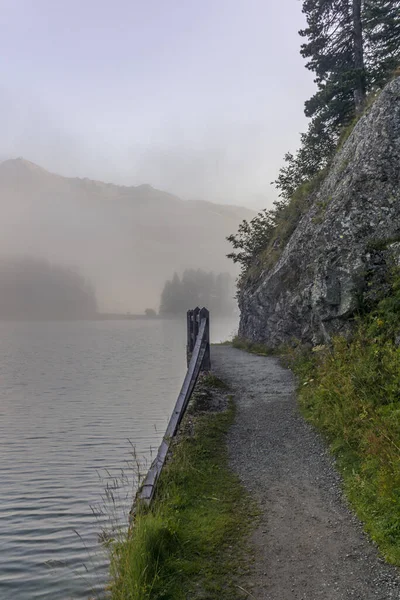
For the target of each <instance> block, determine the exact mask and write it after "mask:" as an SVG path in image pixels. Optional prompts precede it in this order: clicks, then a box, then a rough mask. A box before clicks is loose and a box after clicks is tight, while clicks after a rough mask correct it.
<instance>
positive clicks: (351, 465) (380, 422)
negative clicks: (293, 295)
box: [289, 279, 400, 565]
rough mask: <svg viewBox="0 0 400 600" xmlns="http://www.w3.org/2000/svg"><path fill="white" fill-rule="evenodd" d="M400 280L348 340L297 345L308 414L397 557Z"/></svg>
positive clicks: (354, 499)
mask: <svg viewBox="0 0 400 600" xmlns="http://www.w3.org/2000/svg"><path fill="white" fill-rule="evenodd" d="M399 332H400V283H399V280H398V279H397V281H395V283H394V285H393V288H392V293H391V295H390V296H388V297H387V298H385V299H383V300H382V301H381V302H380V303H379V304H378V306H377V307H376V308H375V310H373V311H372V312H371V313H370V314H369V315H366V316H364V317H362V319H360V320H359V322H358V326H357V330H356V332H355V334H354V337H353V338H352V339H351V340H345V339H344V338H342V337H337V338H335V339H334V340H333V345H332V347H330V348H328V347H324V346H321V347H318V348H315V349H314V352H300V349H299V348H298V349H297V350H292V351H291V355H290V354H289V356H290V359H291V365H292V367H293V368H294V370H295V372H296V373H297V374H298V376H299V380H300V386H299V388H300V391H299V402H300V406H301V409H302V411H303V413H304V415H305V417H306V418H307V419H308V420H309V421H310V422H311V423H312V424H313V425H314V426H315V427H317V428H318V429H319V430H321V431H322V432H323V434H324V435H325V436H326V438H327V440H328V442H329V444H330V447H331V450H332V452H333V453H334V455H335V456H336V458H337V465H338V468H339V470H340V472H341V474H342V476H343V481H344V490H345V493H346V495H347V497H348V498H349V500H350V503H351V505H352V506H353V508H354V509H355V511H356V513H357V514H358V516H359V518H360V519H361V520H362V521H363V522H364V525H365V529H366V531H367V532H368V533H369V535H370V536H371V538H372V539H373V540H375V542H377V544H378V546H379V548H380V550H381V552H382V554H383V555H384V557H385V558H386V559H387V560H388V561H389V562H391V563H394V564H396V565H400V348H398V347H397V344H396V341H395V339H396V335H397V334H398V333H399Z"/></svg>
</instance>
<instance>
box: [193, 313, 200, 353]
mask: <svg viewBox="0 0 400 600" xmlns="http://www.w3.org/2000/svg"><path fill="white" fill-rule="evenodd" d="M199 314H200V309H199V307H198V306H196V308H195V309H194V310H193V330H192V333H193V342H192V344H193V345H192V350H193V348H194V346H195V343H196V340H197V334H198V333H199V326H200V323H199Z"/></svg>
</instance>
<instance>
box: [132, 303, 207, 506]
mask: <svg viewBox="0 0 400 600" xmlns="http://www.w3.org/2000/svg"><path fill="white" fill-rule="evenodd" d="M187 361H188V370H187V373H186V376H185V379H184V382H183V385H182V389H181V391H180V393H179V396H178V399H177V401H176V404H175V408H174V411H173V413H172V415H171V418H170V420H169V423H168V426H167V430H166V432H165V435H164V437H163V440H162V442H161V445H160V447H159V449H158V452H157V456H156V457H155V459H154V460H153V462H152V464H151V466H150V469H149V471H148V473H147V475H146V477H145V479H144V480H143V483H142V484H141V486H140V488H139V491H138V493H137V496H136V501H137V502H139V503H144V504H146V505H150V503H151V501H152V500H153V497H154V492H155V489H156V485H157V481H158V479H159V477H160V474H161V471H162V469H163V466H164V464H165V461H166V458H167V454H168V450H169V446H170V443H171V439H172V438H173V437H174V436H175V434H176V432H177V430H178V427H179V424H180V422H181V421H182V418H183V416H184V414H185V412H186V408H187V406H188V404H189V400H190V397H191V395H192V393H193V390H194V387H195V385H196V381H197V378H198V376H199V373H200V371H201V370H203V371H209V370H210V368H211V361H210V314H209V312H208V310H207V309H206V308H202V309H200V308H195V309H194V310H189V311H188V313H187Z"/></svg>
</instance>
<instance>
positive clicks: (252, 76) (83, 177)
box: [0, 0, 313, 312]
mask: <svg viewBox="0 0 400 600" xmlns="http://www.w3.org/2000/svg"><path fill="white" fill-rule="evenodd" d="M302 26H303V17H302V14H301V5H300V2H297V1H296V0H282V2H280V3H272V2H271V3H266V2H265V1H264V0H249V1H246V2H245V1H244V0H235V1H234V2H231V1H228V0H221V1H220V2H212V1H211V0H206V1H205V2H203V3H200V4H199V3H197V2H194V1H191V0H189V1H188V2H182V1H181V0H171V2H168V3H164V2H161V1H160V0H152V1H150V2H147V3H143V2H139V1H133V2H128V1H127V0H117V1H116V2H113V3H112V4H111V3H109V2H106V1H105V0H104V1H96V2H94V0H88V1H87V2H85V3H83V4H82V3H81V2H78V1H77V0H71V1H70V2H68V3H54V2H51V1H50V0H38V1H37V2H35V3H31V2H30V1H29V0H13V1H12V2H11V0H5V1H4V2H2V10H1V15H0V50H1V53H2V56H4V57H7V60H5V61H3V62H2V65H1V66H0V69H1V80H0V81H1V86H0V127H1V131H2V135H1V137H0V161H4V162H3V166H0V206H1V210H2V219H1V223H0V258H1V257H5V256H6V257H12V259H11V260H12V261H15V260H17V259H20V258H23V259H24V260H25V259H26V258H32V259H35V260H40V261H48V262H49V263H50V264H52V265H54V268H56V267H57V266H59V267H60V268H69V269H71V268H72V269H74V270H75V271H76V272H77V273H80V274H81V276H82V277H83V279H85V280H87V281H89V282H90V283H91V285H93V286H94V289H95V290H96V297H97V303H98V307H99V310H101V311H107V312H143V311H144V310H145V308H152V309H155V310H158V308H159V305H160V297H161V292H162V289H163V286H164V284H165V282H166V281H167V280H169V279H171V278H172V276H173V274H174V272H176V273H178V274H179V275H180V276H181V275H182V274H183V272H184V271H185V270H186V269H203V270H205V271H207V272H208V271H213V272H214V273H215V274H218V273H223V272H229V273H230V274H231V276H235V275H236V274H237V271H236V269H235V268H234V266H233V265H232V264H231V263H229V261H228V260H227V259H226V257H225V255H226V253H227V252H228V251H229V245H228V243H227V242H226V240H225V237H226V236H227V235H229V234H230V233H232V232H234V231H236V229H237V226H238V225H239V223H240V221H241V220H242V219H243V218H247V219H249V218H251V217H252V216H253V214H254V213H253V211H254V210H259V209H261V208H264V207H266V206H270V205H271V204H272V202H273V200H274V199H275V198H276V196H277V194H276V191H275V189H274V188H273V187H271V185H270V182H271V181H272V180H273V179H274V178H275V177H276V175H277V172H278V169H279V167H280V166H281V164H282V157H283V155H284V153H285V152H286V151H287V150H289V149H292V150H293V149H294V148H295V147H296V146H297V144H298V141H299V132H300V131H301V130H303V129H304V127H305V118H304V115H303V110H302V103H303V101H304V100H305V99H306V98H307V97H308V96H309V95H310V92H311V90H312V89H313V83H312V77H311V76H310V74H309V73H307V71H306V70H305V69H304V68H302V67H303V62H302V59H301V58H300V55H299V44H300V40H299V38H298V36H297V31H298V29H299V28H301V27H302ZM18 157H23V159H24V160H16V159H18ZM36 165H38V166H39V167H40V168H38V167H37V166H36ZM90 180H96V181H97V183H94V182H91V181H90ZM99 182H106V183H109V184H113V185H103V183H99ZM149 186H151V187H149ZM211 203H217V205H214V204H211ZM232 205H235V206H236V207H242V208H233V207H232Z"/></svg>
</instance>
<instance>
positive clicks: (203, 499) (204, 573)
mask: <svg viewBox="0 0 400 600" xmlns="http://www.w3.org/2000/svg"><path fill="white" fill-rule="evenodd" d="M211 388H213V389H211ZM225 389H226V386H225V384H224V383H223V382H221V381H220V380H218V379H217V378H216V377H215V376H214V375H212V374H211V375H208V376H207V377H205V378H204V379H203V381H202V384H201V387H200V391H201V392H202V395H203V398H202V400H201V402H200V401H199V405H201V406H202V409H201V410H199V409H197V410H196V400H195V402H194V408H193V409H192V410H191V411H190V414H189V415H188V418H187V422H186V425H184V426H183V432H182V434H181V435H180V438H179V440H178V443H176V444H174V447H173V457H172V460H170V461H169V462H168V464H167V466H166V467H165V469H164V471H163V473H162V475H161V479H160V482H159V487H158V490H157V495H156V498H155V501H154V503H153V505H152V507H151V509H150V510H148V511H144V510H139V512H138V514H137V516H136V518H135V524H134V526H133V527H132V528H131V531H130V532H129V535H128V536H127V539H125V540H124V541H123V542H122V543H119V544H116V545H114V549H113V554H112V560H111V574H112V581H111V585H110V590H111V598H112V600H153V599H154V600H155V599H158V600H184V599H185V600H186V599H187V598H196V599H204V600H205V599H207V600H211V599H213V598H216V599H218V600H228V599H229V600H233V599H235V598H244V597H246V595H245V594H243V592H242V590H241V587H239V584H238V577H239V575H240V573H241V572H242V571H245V570H246V568H247V567H246V565H247V563H248V560H249V558H248V556H249V555H248V553H247V552H245V550H246V533H247V532H248V530H249V527H250V525H251V522H252V521H254V515H255V511H254V507H252V503H251V502H250V500H249V498H248V497H247V495H246V493H245V491H244V489H243V488H242V486H241V484H240V483H239V480H238V478H237V477H236V476H235V475H234V474H233V473H232V471H231V470H230V469H229V467H228V456H227V447H226V433H227V431H228V429H229V427H230V426H231V424H232V422H233V419H234V406H233V403H232V400H231V399H229V400H228V408H227V409H226V410H223V411H222V412H221V411H219V412H215V413H210V412H209V411H207V410H204V393H205V392H206V393H210V391H211V393H216V394H223V393H224V392H223V390H225ZM225 397H226V393H225Z"/></svg>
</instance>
